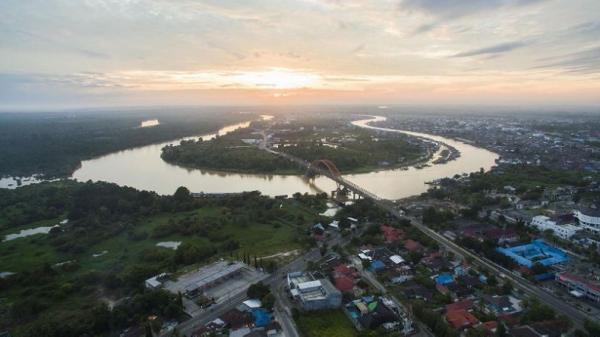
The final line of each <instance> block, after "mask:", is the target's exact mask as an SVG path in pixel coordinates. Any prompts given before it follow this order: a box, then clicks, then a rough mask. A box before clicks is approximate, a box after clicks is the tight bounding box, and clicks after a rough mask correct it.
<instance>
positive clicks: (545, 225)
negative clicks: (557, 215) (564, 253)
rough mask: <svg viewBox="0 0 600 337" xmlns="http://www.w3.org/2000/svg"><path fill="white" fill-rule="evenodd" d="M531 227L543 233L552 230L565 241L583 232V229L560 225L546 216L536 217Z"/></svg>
mask: <svg viewBox="0 0 600 337" xmlns="http://www.w3.org/2000/svg"><path fill="white" fill-rule="evenodd" d="M530 225H531V226H533V227H536V228H537V229H538V230H540V231H542V232H543V231H547V230H550V231H552V233H553V234H554V235H555V236H557V237H559V238H561V239H565V240H568V239H570V238H571V237H572V236H573V235H575V233H577V232H578V231H580V230H582V228H581V227H579V226H575V225H572V224H564V225H560V224H558V223H557V222H556V221H553V220H551V219H550V218H549V217H547V216H544V215H538V216H534V217H533V219H531V223H530Z"/></svg>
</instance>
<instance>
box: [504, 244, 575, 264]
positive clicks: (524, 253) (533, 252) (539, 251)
mask: <svg viewBox="0 0 600 337" xmlns="http://www.w3.org/2000/svg"><path fill="white" fill-rule="evenodd" d="M496 250H497V251H498V252H500V253H502V254H504V255H506V256H508V257H510V258H511V259H513V260H514V261H515V262H517V263H518V264H520V265H521V266H525V267H527V268H531V267H532V266H533V265H534V264H536V263H539V264H541V265H543V266H551V265H555V264H559V263H564V262H567V261H568V260H569V257H568V256H567V254H566V253H565V252H563V251H562V250H560V249H558V248H556V247H552V246H550V245H548V244H547V243H545V242H544V241H543V240H534V241H532V242H531V243H528V244H525V245H521V246H515V247H510V248H501V247H499V248H496Z"/></svg>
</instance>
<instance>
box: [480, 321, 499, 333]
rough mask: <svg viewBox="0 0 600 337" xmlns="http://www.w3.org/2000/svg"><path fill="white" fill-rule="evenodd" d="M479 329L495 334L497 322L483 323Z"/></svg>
mask: <svg viewBox="0 0 600 337" xmlns="http://www.w3.org/2000/svg"><path fill="white" fill-rule="evenodd" d="M481 327H482V328H483V329H484V330H487V331H490V332H496V330H497V329H498V322H497V321H488V322H483V323H481Z"/></svg>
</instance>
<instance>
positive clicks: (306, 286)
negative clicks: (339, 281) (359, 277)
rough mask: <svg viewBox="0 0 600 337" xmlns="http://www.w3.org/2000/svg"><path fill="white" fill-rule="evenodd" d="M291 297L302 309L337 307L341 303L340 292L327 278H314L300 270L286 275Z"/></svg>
mask: <svg viewBox="0 0 600 337" xmlns="http://www.w3.org/2000/svg"><path fill="white" fill-rule="evenodd" d="M287 279H288V287H289V289H290V293H291V295H292V297H293V298H294V299H295V300H296V301H298V303H299V304H300V307H302V309H304V310H322V309H334V308H338V307H339V306H340V305H341V304H342V293H341V292H340V291H339V290H337V289H336V288H335V287H334V286H333V284H331V282H329V280H327V279H321V280H315V279H313V277H312V276H310V275H309V274H305V273H302V272H295V273H290V274H288V276H287Z"/></svg>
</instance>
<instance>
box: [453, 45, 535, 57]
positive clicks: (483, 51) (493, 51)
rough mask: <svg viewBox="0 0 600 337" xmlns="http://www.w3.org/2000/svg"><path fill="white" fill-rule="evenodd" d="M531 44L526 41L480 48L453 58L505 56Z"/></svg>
mask: <svg viewBox="0 0 600 337" xmlns="http://www.w3.org/2000/svg"><path fill="white" fill-rule="evenodd" d="M530 44H531V43H529V42H524V41H513V42H505V43H500V44H497V45H493V46H489V47H485V48H478V49H473V50H468V51H464V52H461V53H458V54H455V55H452V57H470V56H479V55H489V56H497V55H499V54H503V53H506V52H509V51H512V50H515V49H519V48H523V47H526V46H529V45H530Z"/></svg>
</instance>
